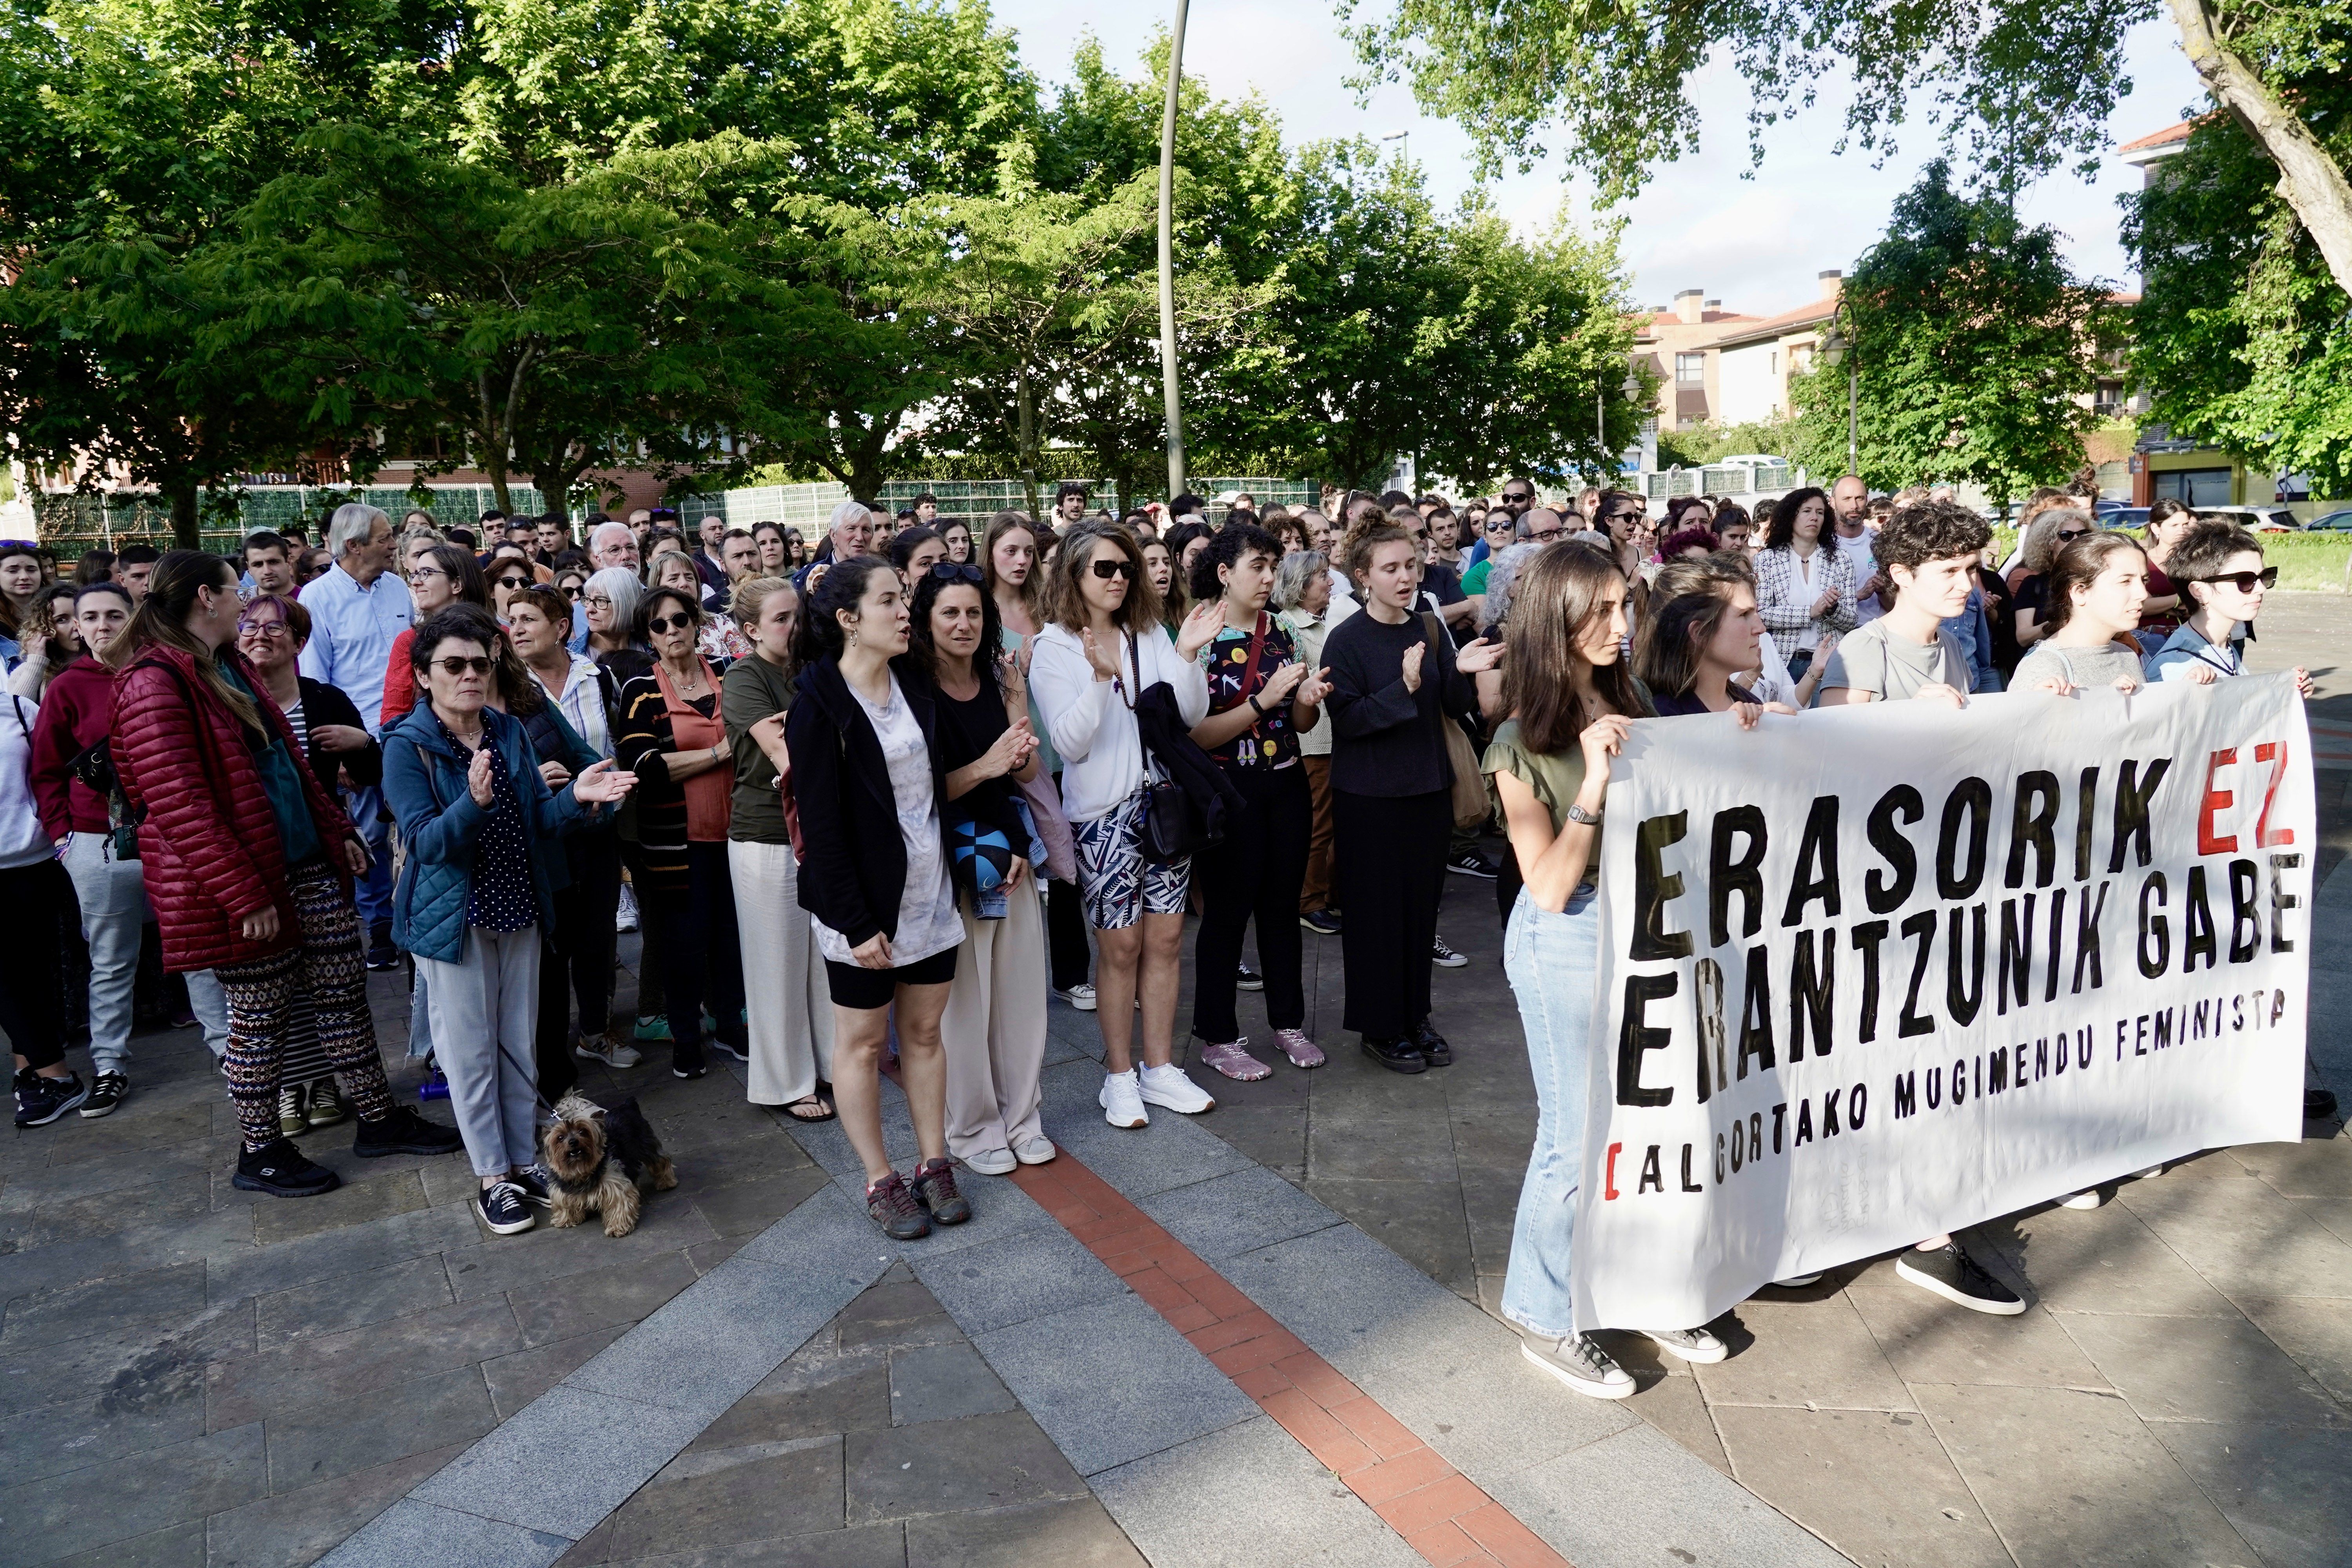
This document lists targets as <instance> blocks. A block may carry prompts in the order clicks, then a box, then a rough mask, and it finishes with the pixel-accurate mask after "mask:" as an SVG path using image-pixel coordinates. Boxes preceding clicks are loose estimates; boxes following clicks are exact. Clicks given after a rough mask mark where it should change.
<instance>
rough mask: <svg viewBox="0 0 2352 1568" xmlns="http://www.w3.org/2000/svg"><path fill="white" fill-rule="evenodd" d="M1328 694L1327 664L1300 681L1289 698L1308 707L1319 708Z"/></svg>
mask: <svg viewBox="0 0 2352 1568" xmlns="http://www.w3.org/2000/svg"><path fill="white" fill-rule="evenodd" d="M1330 695H1331V667H1330V666H1329V665H1328V664H1327V665H1325V666H1324V667H1323V668H1320V669H1318V670H1316V671H1314V672H1313V673H1311V674H1310V675H1308V676H1307V679H1304V680H1302V681H1300V682H1299V683H1298V689H1297V690H1296V691H1294V692H1292V693H1291V694H1290V699H1291V700H1292V701H1294V702H1304V703H1306V704H1307V706H1308V707H1309V708H1320V707H1322V706H1323V703H1324V700H1326V699H1327V698H1328V697H1329V696H1330Z"/></svg>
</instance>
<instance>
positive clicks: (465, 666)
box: [433, 653, 491, 678]
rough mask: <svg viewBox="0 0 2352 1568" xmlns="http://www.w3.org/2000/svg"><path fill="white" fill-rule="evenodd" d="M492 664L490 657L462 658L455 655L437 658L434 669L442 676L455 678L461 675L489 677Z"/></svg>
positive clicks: (478, 655) (479, 655)
mask: <svg viewBox="0 0 2352 1568" xmlns="http://www.w3.org/2000/svg"><path fill="white" fill-rule="evenodd" d="M490 663H491V661H490V659H489V658H488V656H486V655H483V654H476V655H475V656H474V657H473V658H458V657H457V655H456V654H454V653H453V654H451V655H450V656H449V657H448V658H436V659H435V660H434V661H433V664H434V667H435V668H437V669H439V670H440V671H441V673H442V674H444V675H446V676H450V677H453V678H454V677H457V676H460V675H488V674H489V672H490Z"/></svg>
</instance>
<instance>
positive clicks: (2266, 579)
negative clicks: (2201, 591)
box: [2197, 566, 2278, 594]
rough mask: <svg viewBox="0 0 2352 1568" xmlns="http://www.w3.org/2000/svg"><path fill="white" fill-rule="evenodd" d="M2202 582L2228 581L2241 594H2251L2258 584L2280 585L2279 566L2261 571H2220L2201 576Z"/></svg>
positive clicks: (2265, 586)
mask: <svg viewBox="0 0 2352 1568" xmlns="http://www.w3.org/2000/svg"><path fill="white" fill-rule="evenodd" d="M2197 581H2198V582H2200V583H2227V584H2230V586H2231V587H2233V588H2235V589H2237V590H2238V592H2239V593H2241V594H2251V593H2252V592H2253V591H2254V589H2255V588H2256V587H2257V586H2261V587H2264V588H2275V587H2277V586H2278V568H2277V567H2275V566H2265V567H2263V569H2262V570H2261V571H2259V572H2220V573H2216V574H2213V575H2212V576H2210V577H2200V578H2198V579H2197Z"/></svg>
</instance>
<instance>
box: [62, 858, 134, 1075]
mask: <svg viewBox="0 0 2352 1568" xmlns="http://www.w3.org/2000/svg"><path fill="white" fill-rule="evenodd" d="M66 874H67V875H68V876H69V877H71V878H72V879H73V885H74V897H75V898H76V899H77V900H79V901H80V904H81V934H82V939H83V940H84V941H85V942H89V1065H90V1069H91V1070H92V1071H93V1072H121V1070H122V1064H123V1062H124V1061H125V1060H126V1059H127V1058H129V1057H130V1055H131V987H132V985H133V984H134V983H135V982H136V980H137V978H138V970H139V935H140V928H141V927H142V926H143V925H144V924H146V922H147V921H148V918H149V916H148V910H147V882H146V879H145V876H144V874H143V870H142V866H141V863H140V862H139V861H136V860H124V859H121V858H118V857H117V856H116V855H115V853H114V837H113V836H112V835H111V834H107V833H76V834H73V835H72V836H71V837H68V839H67V840H66Z"/></svg>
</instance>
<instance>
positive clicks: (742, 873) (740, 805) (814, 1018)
mask: <svg viewBox="0 0 2352 1568" xmlns="http://www.w3.org/2000/svg"><path fill="white" fill-rule="evenodd" d="M731 608H732V609H733V611H734V616H735V622H736V624H737V625H738V626H741V627H742V628H743V629H744V631H745V633H746V634H747V635H748V636H749V637H751V658H739V659H737V660H736V661H735V662H734V663H733V664H731V665H730V666H729V667H728V668H727V675H726V678H725V679H723V680H722V681H720V683H719V710H720V712H721V714H722V715H723V716H724V718H725V719H726V721H727V737H728V743H729V745H730V747H731V748H732V750H733V752H734V758H735V785H734V788H735V794H734V800H733V805H732V807H731V809H730V813H729V816H728V823H727V868H728V872H729V875H730V877H731V878H732V879H733V881H734V884H735V920H736V927H737V931H738V932H739V934H740V942H741V944H742V952H743V994H744V1009H745V1029H746V1032H747V1040H748V1046H749V1049H750V1051H751V1070H750V1072H749V1073H748V1074H747V1075H746V1079H747V1082H746V1086H745V1091H744V1092H745V1095H746V1097H747V1098H748V1099H750V1100H751V1103H752V1104H754V1105H780V1106H782V1107H783V1110H784V1114H785V1115H787V1116H789V1117H791V1118H792V1119H793V1121H832V1120H833V1117H834V1109H833V1102H832V1101H831V1100H829V1099H828V1098H826V1090H827V1089H828V1088H829V1087H830V1085H831V1082H832V1077H833V1005H832V1002H831V1000H830V997H829V995H828V994H827V992H826V990H825V988H824V963H823V962H822V959H821V955H820V954H819V953H818V952H817V949H816V932H815V929H814V927H813V926H811V925H810V924H809V912H808V910H807V908H806V907H805V906H804V905H803V904H802V902H801V898H800V880H801V874H800V862H799V859H798V858H797V857H795V856H794V855H793V840H792V833H791V830H790V825H789V824H788V823H787V822H786V820H785V816H784V795H783V792H782V785H781V783H780V781H781V780H782V777H783V775H784V774H786V773H788V772H789V771H790V769H791V766H792V757H791V752H790V751H789V750H788V749H787V748H786V746H785V743H784V721H785V718H786V716H787V715H788V714H789V713H790V711H791V710H792V705H793V686H794V683H795V682H796V681H797V680H798V679H800V666H799V665H798V664H797V663H796V662H795V661H794V656H793V643H794V640H795V637H796V634H797V633H798V630H799V626H800V617H801V592H800V590H799V589H797V588H795V587H793V584H792V583H791V582H790V581H789V580H788V579H786V578H783V577H781V576H778V577H747V578H745V579H744V580H743V581H742V582H740V583H738V584H735V598H734V601H733V604H732V605H731Z"/></svg>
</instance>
